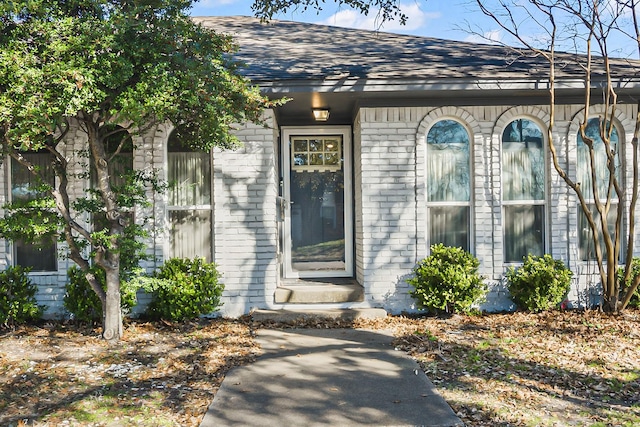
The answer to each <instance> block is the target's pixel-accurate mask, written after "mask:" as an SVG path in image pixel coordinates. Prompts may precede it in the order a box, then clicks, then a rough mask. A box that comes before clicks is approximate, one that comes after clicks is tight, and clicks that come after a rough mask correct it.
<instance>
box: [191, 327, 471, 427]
mask: <svg viewBox="0 0 640 427" xmlns="http://www.w3.org/2000/svg"><path fill="white" fill-rule="evenodd" d="M392 339H393V337H392V336H391V334H385V333H383V332H380V331H368V330H357V329H288V330H284V331H282V330H270V329H261V330H259V331H258V335H257V340H258V342H259V344H260V345H261V346H262V349H263V351H264V354H263V355H262V356H260V357H259V358H258V359H257V361H256V362H254V363H252V364H250V365H247V366H242V367H238V368H235V369H233V370H231V372H229V374H228V375H227V376H226V378H225V379H224V381H223V382H222V386H221V387H220V390H219V391H218V393H217V394H216V396H215V399H214V401H213V403H212V404H211V406H210V407H209V410H208V411H207V414H206V415H205V417H204V419H203V421H202V424H201V427H214V426H216V427H220V426H287V427H293V426H295V427H300V426H317V425H331V426H359V425H362V426H364V425H366V426H389V425H393V426H398V425H422V426H462V425H463V423H462V421H460V419H459V418H458V417H456V415H455V414H454V413H453V411H452V410H451V408H450V407H449V405H448V404H447V403H446V402H445V401H444V399H442V397H441V396H440V395H439V394H437V392H436V391H435V389H434V386H433V385H432V384H431V382H430V381H429V380H428V379H427V377H426V376H425V374H424V372H422V370H421V369H420V367H419V366H418V364H417V363H415V362H414V361H413V360H411V359H410V358H409V357H408V356H406V355H405V353H403V352H401V351H396V350H394V349H393V346H392V344H391V341H392Z"/></svg>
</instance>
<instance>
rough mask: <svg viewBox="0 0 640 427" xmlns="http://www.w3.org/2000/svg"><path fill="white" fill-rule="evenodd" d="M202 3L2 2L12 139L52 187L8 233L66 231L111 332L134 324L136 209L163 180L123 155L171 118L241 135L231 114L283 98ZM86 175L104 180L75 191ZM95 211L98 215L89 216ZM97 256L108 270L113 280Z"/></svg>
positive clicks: (2, 91)
mask: <svg viewBox="0 0 640 427" xmlns="http://www.w3.org/2000/svg"><path fill="white" fill-rule="evenodd" d="M192 3H193V2H192V1H185V0H154V1H145V0H140V1H126V2H123V1H116V0H77V1H72V2H68V1H58V0H39V1H27V0H18V1H11V2H2V3H0V150H1V151H2V153H1V154H2V155H8V156H10V157H11V158H13V159H15V161H17V162H18V163H20V164H21V165H22V166H23V167H25V168H27V169H28V170H29V171H30V172H31V173H32V174H33V175H34V176H37V177H39V178H40V181H39V184H40V188H39V191H38V193H39V194H40V197H37V198H35V199H31V200H28V201H27V202H26V203H23V204H22V205H15V204H14V205H13V206H11V207H9V208H8V210H7V215H6V218H5V219H6V221H5V223H4V227H3V230H4V236H5V237H8V238H15V237H17V236H20V237H21V238H22V239H23V240H27V241H31V242H38V241H43V239H44V240H46V239H47V238H51V237H52V236H59V237H60V239H62V240H63V241H64V242H65V246H66V251H67V253H68V257H69V258H70V259H71V260H73V261H74V262H75V263H76V264H77V265H78V267H79V268H80V269H81V270H82V271H83V272H84V274H85V277H86V279H87V281H88V282H89V284H90V285H91V288H92V289H93V291H94V292H95V293H96V295H97V296H98V297H99V299H100V301H101V303H102V309H103V336H104V338H106V339H108V340H118V339H119V338H120V337H121V335H122V317H121V311H120V280H121V276H120V274H121V268H120V267H121V263H122V262H126V260H127V259H128V258H126V257H124V256H123V250H125V246H127V245H130V244H132V242H135V241H137V239H138V238H139V236H140V235H139V231H140V230H136V229H135V227H134V228H132V227H133V226H134V221H132V215H131V212H132V211H133V210H134V209H135V207H136V206H139V205H140V203H142V202H143V200H144V198H145V196H144V194H145V185H151V186H153V185H152V183H151V181H150V180H149V179H148V178H149V177H148V176H146V177H145V176H143V175H138V176H132V177H131V179H130V180H127V181H125V182H120V183H118V182H115V181H114V180H113V179H112V175H113V171H114V162H115V159H116V158H117V157H118V155H119V154H120V153H121V152H122V151H123V150H124V149H125V148H126V145H127V144H129V141H130V138H131V137H132V136H133V137H135V136H136V135H142V134H144V133H145V132H147V131H148V130H150V129H152V128H153V126H155V125H156V124H158V123H163V122H167V121H169V122H171V123H172V124H173V125H174V126H175V131H176V132H178V134H179V135H180V136H181V139H182V140H184V141H187V142H188V143H189V144H190V145H191V146H192V147H194V148H197V149H201V150H206V151H208V150H210V149H211V148H212V146H214V145H217V146H221V147H232V146H234V145H235V143H236V142H237V140H236V139H235V138H234V137H233V136H232V135H231V133H230V132H229V126H230V124H231V123H238V122H243V121H246V120H251V121H255V122H259V121H260V117H261V113H262V111H263V110H264V108H269V107H271V106H273V105H274V104H273V103H271V102H269V101H268V100H266V99H265V98H264V97H263V96H261V95H260V93H259V91H258V89H257V88H252V87H250V85H249V83H248V82H247V81H246V80H245V79H244V78H243V77H241V76H240V75H239V73H238V67H237V64H235V63H234V62H233V61H232V60H231V59H230V55H229V54H230V53H232V52H233V51H234V45H233V43H232V40H231V38H229V37H227V36H223V35H220V34H217V33H215V32H214V31H212V30H208V29H205V28H203V27H202V26H200V25H197V24H194V23H193V22H192V20H191V19H190V17H189V16H188V15H187V11H188V9H189V8H190V7H191V5H192ZM72 129H79V130H80V131H81V132H82V133H84V135H85V137H86V143H85V144H84V146H83V147H82V148H81V149H80V150H78V151H77V152H75V153H70V152H69V148H68V147H66V146H65V140H66V138H67V135H68V133H69V132H70V131H71V130H72ZM109 144H111V145H112V146H111V147H109ZM38 151H39V152H46V153H49V154H50V156H51V161H50V165H51V168H50V169H51V170H52V171H53V173H54V174H55V181H53V182H52V181H51V180H48V179H46V176H45V170H44V169H49V168H41V167H38V165H37V164H35V163H34V162H32V161H30V159H29V156H28V153H31V152H38ZM82 155H84V156H85V157H86V159H87V165H86V169H85V170H84V171H83V174H84V176H74V175H73V172H72V169H71V167H70V160H69V159H70V158H72V157H79V156H82ZM89 175H92V176H91V177H90V176H89ZM82 178H84V179H85V180H89V179H90V180H91V182H92V184H93V191H92V192H91V193H90V194H89V196H88V197H85V198H83V199H81V200H77V201H74V200H73V199H72V197H71V195H72V194H73V193H74V192H80V191H78V190H79V189H74V188H73V185H74V182H78V181H79V179H82ZM97 212H99V214H97V215H96V213H97ZM86 213H92V214H93V215H94V218H93V219H92V220H89V221H83V220H82V218H83V215H84V214H86ZM138 241H139V239H138ZM91 258H93V261H94V262H95V264H97V265H98V266H99V267H100V268H102V269H103V270H104V272H105V276H106V291H105V290H103V289H102V287H101V286H100V283H99V280H97V279H96V277H95V275H94V274H93V273H92V270H91V262H90V260H91Z"/></svg>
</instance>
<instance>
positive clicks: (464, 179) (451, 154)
mask: <svg viewBox="0 0 640 427" xmlns="http://www.w3.org/2000/svg"><path fill="white" fill-rule="evenodd" d="M469 139H470V138H469V133H468V132H467V129H466V128H465V127H464V126H463V125H462V124H461V123H459V122H457V121H455V120H450V119H445V120H440V121H438V122H436V123H435V124H434V125H433V126H432V127H431V129H429V132H428V133H427V210H428V218H429V244H431V245H432V244H435V243H442V244H444V245H446V246H455V247H461V248H463V249H464V250H467V251H469V250H470V235H471V233H470V217H471V212H470V211H471V203H470V194H471V165H470V154H469V146H470V143H469Z"/></svg>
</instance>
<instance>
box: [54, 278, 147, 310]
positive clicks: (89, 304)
mask: <svg viewBox="0 0 640 427" xmlns="http://www.w3.org/2000/svg"><path fill="white" fill-rule="evenodd" d="M91 272H92V273H93V274H94V275H95V276H96V278H97V279H98V281H99V282H100V284H101V285H102V289H106V288H107V285H106V282H107V280H106V274H105V272H104V270H103V269H102V268H100V267H98V266H93V267H91ZM67 276H68V279H69V281H68V282H67V284H66V285H65V291H66V292H65V295H64V300H63V303H64V308H65V309H67V311H68V312H69V313H71V314H72V315H73V318H74V319H75V320H78V321H80V322H98V321H101V320H102V304H101V303H100V298H98V295H96V293H95V292H94V291H93V289H92V288H91V286H90V285H89V282H88V281H87V279H86V277H85V273H84V272H83V271H82V270H81V269H80V268H78V267H76V266H73V267H71V268H70V269H69V270H68V271H67ZM137 290H138V288H137V287H136V286H134V285H133V284H131V283H129V282H126V281H123V282H121V283H120V307H121V309H122V312H123V313H124V314H127V313H129V312H130V311H131V308H133V306H135V305H136V303H137V298H136V293H137Z"/></svg>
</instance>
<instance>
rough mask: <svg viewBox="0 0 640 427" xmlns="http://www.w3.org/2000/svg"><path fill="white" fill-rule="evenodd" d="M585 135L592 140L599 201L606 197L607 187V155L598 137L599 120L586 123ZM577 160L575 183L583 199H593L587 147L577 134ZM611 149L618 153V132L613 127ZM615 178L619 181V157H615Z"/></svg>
mask: <svg viewBox="0 0 640 427" xmlns="http://www.w3.org/2000/svg"><path fill="white" fill-rule="evenodd" d="M585 134H586V136H587V137H588V138H590V139H592V140H593V150H594V156H595V167H594V169H595V172H596V182H597V183H598V196H599V198H600V199H603V198H605V197H606V194H607V188H608V186H609V170H608V169H607V153H606V150H605V146H604V142H603V141H602V138H601V136H600V119H596V118H594V119H591V120H589V121H588V122H587V128H586V130H585ZM577 139H578V154H577V156H578V158H577V162H578V163H577V168H576V169H577V173H576V175H577V176H576V181H577V182H579V183H580V184H581V186H582V191H583V192H584V195H585V197H587V198H589V199H593V189H592V186H591V166H590V158H589V147H588V146H587V144H585V143H584V140H583V139H582V135H580V132H578V138H577ZM610 142H611V145H612V148H613V149H614V150H615V151H616V153H617V151H618V131H617V130H616V128H615V127H613V129H612V133H611V139H610ZM615 176H616V178H618V179H620V157H619V156H618V155H617V154H616V157H615Z"/></svg>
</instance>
